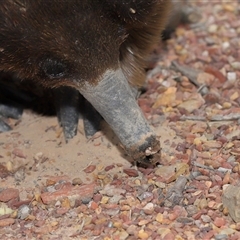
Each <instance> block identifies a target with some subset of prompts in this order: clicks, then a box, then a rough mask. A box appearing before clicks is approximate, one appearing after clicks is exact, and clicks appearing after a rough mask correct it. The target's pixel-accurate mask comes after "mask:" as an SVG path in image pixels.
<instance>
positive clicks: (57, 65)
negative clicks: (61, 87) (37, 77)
mask: <svg viewBox="0 0 240 240" xmlns="http://www.w3.org/2000/svg"><path fill="white" fill-rule="evenodd" d="M40 65H41V69H42V70H43V72H44V73H45V74H46V75H47V76H48V77H49V78H61V77H64V76H65V75H66V73H67V65H66V64H65V63H63V62H61V61H59V60H57V59H50V58H48V59H46V60H45V61H43V62H41V64H40Z"/></svg>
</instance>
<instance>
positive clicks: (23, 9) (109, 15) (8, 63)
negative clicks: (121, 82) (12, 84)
mask: <svg viewBox="0 0 240 240" xmlns="http://www.w3.org/2000/svg"><path fill="white" fill-rule="evenodd" d="M170 5H171V1H169V0H139V1H135V0H122V1H121V0H67V1H57V0H51V1H46V0H1V4H0V70H1V71H6V72H8V71H10V72H15V73H17V74H18V76H19V77H20V78H21V79H32V80H34V81H36V82H38V83H41V84H43V85H45V86H48V87H56V86H62V85H68V86H80V85H81V84H84V81H89V82H90V83H92V84H95V83H97V81H98V80H99V78H100V77H101V76H102V74H103V73H104V72H105V71H106V70H107V69H116V68H118V67H119V66H121V67H122V69H123V70H124V73H125V75H126V76H127V78H128V79H129V81H130V82H131V83H133V84H137V85H141V84H142V83H143V81H144V74H143V68H144V59H145V58H146V56H147V54H148V53H149V52H150V51H151V47H152V46H153V44H155V43H156V42H157V41H158V40H159V36H160V33H161V31H162V30H163V28H164V26H165V22H166V20H167V15H168V12H169V9H170Z"/></svg>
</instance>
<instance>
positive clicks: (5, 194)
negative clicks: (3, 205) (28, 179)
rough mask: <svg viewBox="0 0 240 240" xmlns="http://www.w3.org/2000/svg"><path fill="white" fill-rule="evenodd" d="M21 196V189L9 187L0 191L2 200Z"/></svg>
mask: <svg viewBox="0 0 240 240" xmlns="http://www.w3.org/2000/svg"><path fill="white" fill-rule="evenodd" d="M18 198H19V190H18V189H14V188H7V189H4V190H2V191H1V192H0V201H1V202H8V201H9V200H12V199H18Z"/></svg>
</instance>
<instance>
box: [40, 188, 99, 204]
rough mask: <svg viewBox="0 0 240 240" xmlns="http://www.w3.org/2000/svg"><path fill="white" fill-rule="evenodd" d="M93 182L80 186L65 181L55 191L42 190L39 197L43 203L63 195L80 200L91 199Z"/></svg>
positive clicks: (61, 197)
mask: <svg viewBox="0 0 240 240" xmlns="http://www.w3.org/2000/svg"><path fill="white" fill-rule="evenodd" d="M94 189H95V184H94V183H90V184H86V185H82V186H72V184H70V183H65V184H63V185H62V187H61V188H60V189H58V190H56V191H55V192H44V193H42V194H41V199H42V201H43V203H44V204H51V203H55V202H56V201H57V200H61V199H63V198H65V197H67V198H69V199H75V200H82V201H85V200H86V199H91V198H92V197H93V193H94Z"/></svg>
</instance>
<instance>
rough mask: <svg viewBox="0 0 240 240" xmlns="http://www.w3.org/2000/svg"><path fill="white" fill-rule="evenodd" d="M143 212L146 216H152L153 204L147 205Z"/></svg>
mask: <svg viewBox="0 0 240 240" xmlns="http://www.w3.org/2000/svg"><path fill="white" fill-rule="evenodd" d="M143 211H144V213H145V214H147V215H151V214H152V213H153V212H154V205H153V203H147V204H146V206H144V208H143Z"/></svg>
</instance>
